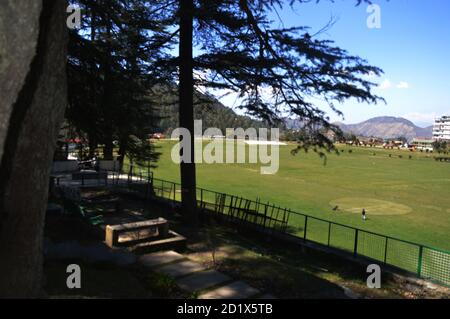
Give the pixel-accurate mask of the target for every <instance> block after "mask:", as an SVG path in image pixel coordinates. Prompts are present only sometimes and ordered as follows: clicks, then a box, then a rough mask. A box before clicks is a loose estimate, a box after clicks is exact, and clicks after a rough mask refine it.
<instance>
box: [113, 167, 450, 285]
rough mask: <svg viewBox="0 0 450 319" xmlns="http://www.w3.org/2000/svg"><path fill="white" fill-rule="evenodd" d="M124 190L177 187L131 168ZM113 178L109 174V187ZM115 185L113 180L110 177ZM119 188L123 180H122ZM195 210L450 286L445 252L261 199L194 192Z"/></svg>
mask: <svg viewBox="0 0 450 319" xmlns="http://www.w3.org/2000/svg"><path fill="white" fill-rule="evenodd" d="M122 171H123V174H126V176H127V178H126V179H125V184H126V185H128V187H129V188H131V189H134V190H137V191H140V192H145V195H150V192H151V195H152V196H155V197H157V198H163V199H166V200H170V201H174V202H178V201H180V200H181V185H180V184H179V183H175V182H171V181H166V180H162V179H157V178H154V177H153V175H152V174H151V172H150V171H149V170H147V169H143V168H140V167H133V166H125V167H123V168H122ZM114 176H115V174H113V182H114V178H115V177H114ZM115 180H116V184H117V183H118V180H119V179H118V178H115ZM121 180H122V183H123V178H122V179H121ZM197 201H198V202H197V206H198V207H199V209H201V210H202V212H205V213H210V214H216V215H217V216H220V217H221V218H224V219H228V220H230V221H234V222H240V223H243V224H248V225H253V226H257V227H258V228H260V229H261V230H264V231H266V232H269V233H270V232H276V233H283V234H288V235H289V236H294V237H296V238H297V239H301V240H304V241H310V242H314V243H318V244H321V245H325V246H328V247H330V248H335V249H340V250H343V251H346V252H348V253H351V254H353V255H354V256H355V257H359V256H363V257H366V258H370V259H373V260H375V261H377V262H381V263H383V264H386V265H390V266H393V267H396V268H399V269H402V270H406V271H408V272H410V273H413V274H415V275H417V276H418V277H420V278H424V279H428V280H432V281H435V282H438V283H441V284H444V285H446V286H450V251H446V250H443V249H438V248H433V247H429V246H425V245H421V244H418V243H414V242H410V241H406V240H402V239H398V238H394V237H390V236H385V235H381V234H377V233H373V232H370V231H367V230H362V229H358V228H355V227H351V226H347V225H343V224H339V223H336V222H331V221H328V220H324V219H321V218H317V217H313V216H309V215H306V214H302V213H298V212H294V211H292V210H290V209H287V208H282V207H279V206H276V205H273V204H269V203H263V202H261V201H260V200H250V199H246V198H243V197H240V196H235V195H230V194H225V193H220V192H215V191H212V190H208V189H204V188H197Z"/></svg>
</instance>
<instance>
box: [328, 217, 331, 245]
mask: <svg viewBox="0 0 450 319" xmlns="http://www.w3.org/2000/svg"><path fill="white" fill-rule="evenodd" d="M330 237H331V223H330V222H329V223H328V246H330Z"/></svg>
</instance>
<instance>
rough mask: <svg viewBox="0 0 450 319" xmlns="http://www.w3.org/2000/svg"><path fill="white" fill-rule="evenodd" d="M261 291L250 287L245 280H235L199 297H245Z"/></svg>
mask: <svg viewBox="0 0 450 319" xmlns="http://www.w3.org/2000/svg"><path fill="white" fill-rule="evenodd" d="M258 293H260V292H259V290H258V289H255V288H253V287H250V286H249V285H247V284H246V283H245V282H242V281H235V282H233V283H231V284H228V285H225V286H222V287H219V288H217V289H214V290H212V291H208V292H206V293H204V294H202V295H200V296H199V297H198V299H245V298H250V297H252V296H254V295H256V294H258Z"/></svg>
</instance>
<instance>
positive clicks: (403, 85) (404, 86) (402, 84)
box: [397, 81, 409, 89]
mask: <svg viewBox="0 0 450 319" xmlns="http://www.w3.org/2000/svg"><path fill="white" fill-rule="evenodd" d="M397 88H398V89H408V88H409V83H408V82H405V81H401V82H400V83H399V84H397Z"/></svg>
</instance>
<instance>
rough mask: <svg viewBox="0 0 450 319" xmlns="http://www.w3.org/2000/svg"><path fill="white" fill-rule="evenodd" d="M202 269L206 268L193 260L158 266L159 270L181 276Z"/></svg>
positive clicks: (170, 274) (173, 275)
mask: <svg viewBox="0 0 450 319" xmlns="http://www.w3.org/2000/svg"><path fill="white" fill-rule="evenodd" d="M202 270H205V267H204V266H202V265H200V264H198V263H194V262H192V261H181V262H177V263H173V264H169V265H167V266H163V267H161V268H158V270H157V271H158V272H162V273H165V274H166V275H169V276H172V277H180V276H184V275H189V274H192V273H194V272H197V271H202Z"/></svg>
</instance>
